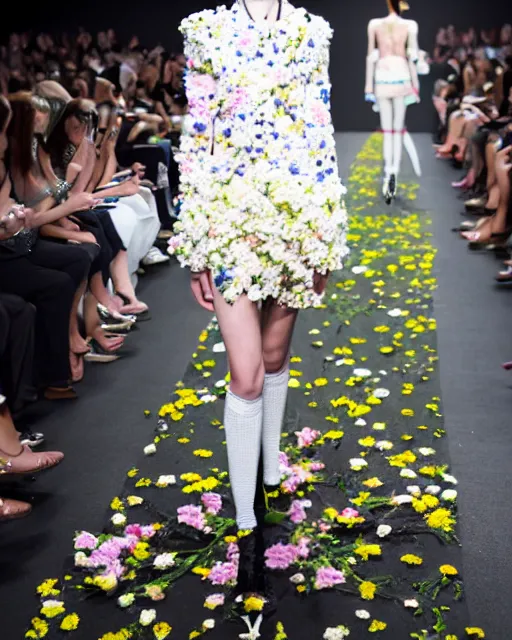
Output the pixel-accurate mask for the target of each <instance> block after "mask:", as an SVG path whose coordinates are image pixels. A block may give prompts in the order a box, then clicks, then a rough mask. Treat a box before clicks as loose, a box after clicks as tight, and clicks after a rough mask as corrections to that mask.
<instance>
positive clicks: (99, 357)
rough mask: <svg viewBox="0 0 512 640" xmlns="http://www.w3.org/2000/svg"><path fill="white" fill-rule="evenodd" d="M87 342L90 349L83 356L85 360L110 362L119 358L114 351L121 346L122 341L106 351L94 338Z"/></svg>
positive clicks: (102, 362)
mask: <svg viewBox="0 0 512 640" xmlns="http://www.w3.org/2000/svg"><path fill="white" fill-rule="evenodd" d="M89 344H90V345H91V350H90V351H89V353H88V354H87V355H86V356H84V357H85V360H86V362H96V363H101V364H108V363H110V362H115V361H116V360H119V358H120V357H121V356H119V355H117V354H116V351H117V350H118V349H121V347H122V346H123V343H122V342H121V344H120V345H119V346H118V347H117V348H115V349H112V350H111V351H107V350H106V349H104V348H103V347H102V346H101V345H100V343H99V342H98V341H97V340H95V339H94V338H91V340H90V343H89Z"/></svg>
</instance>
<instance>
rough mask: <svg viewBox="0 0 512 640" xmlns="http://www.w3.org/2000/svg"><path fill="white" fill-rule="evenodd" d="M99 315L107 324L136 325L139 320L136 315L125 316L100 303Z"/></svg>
mask: <svg viewBox="0 0 512 640" xmlns="http://www.w3.org/2000/svg"><path fill="white" fill-rule="evenodd" d="M97 308H98V314H99V316H100V319H101V320H102V322H103V323H105V324H120V323H126V324H130V325H132V324H135V322H136V321H137V318H136V317H135V316H134V315H123V314H122V313H118V312H117V311H114V312H111V311H109V310H108V309H107V307H105V306H104V305H102V304H100V303H98V307H97Z"/></svg>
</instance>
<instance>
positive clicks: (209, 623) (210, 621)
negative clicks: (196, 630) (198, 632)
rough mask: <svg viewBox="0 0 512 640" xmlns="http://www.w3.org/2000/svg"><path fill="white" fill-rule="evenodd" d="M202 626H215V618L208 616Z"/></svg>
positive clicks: (207, 627)
mask: <svg viewBox="0 0 512 640" xmlns="http://www.w3.org/2000/svg"><path fill="white" fill-rule="evenodd" d="M201 626H202V627H203V629H213V628H214V627H215V620H214V619H213V618H208V619H207V620H204V621H203V624H202V625H201Z"/></svg>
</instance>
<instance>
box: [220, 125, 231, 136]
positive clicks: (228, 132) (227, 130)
mask: <svg viewBox="0 0 512 640" xmlns="http://www.w3.org/2000/svg"><path fill="white" fill-rule="evenodd" d="M222 133H223V135H224V137H225V138H231V129H230V128H229V127H228V128H227V129H224V131H223V132H222Z"/></svg>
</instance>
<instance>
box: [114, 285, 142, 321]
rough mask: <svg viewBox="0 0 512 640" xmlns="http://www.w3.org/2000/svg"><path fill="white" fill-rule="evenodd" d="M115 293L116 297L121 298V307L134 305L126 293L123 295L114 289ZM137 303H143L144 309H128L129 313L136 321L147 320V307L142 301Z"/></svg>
mask: <svg viewBox="0 0 512 640" xmlns="http://www.w3.org/2000/svg"><path fill="white" fill-rule="evenodd" d="M115 295H116V296H117V297H118V298H121V300H122V301H123V307H130V306H132V307H133V306H134V304H135V303H133V302H132V301H131V300H130V298H129V297H128V296H127V295H125V294H124V293H120V292H119V291H116V293H115ZM139 304H143V305H144V307H145V309H141V310H140V311H132V310H130V314H131V315H132V317H134V318H135V319H136V320H137V321H138V322H143V321H144V320H149V308H148V307H147V305H145V304H144V303H143V302H142V303H139Z"/></svg>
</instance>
